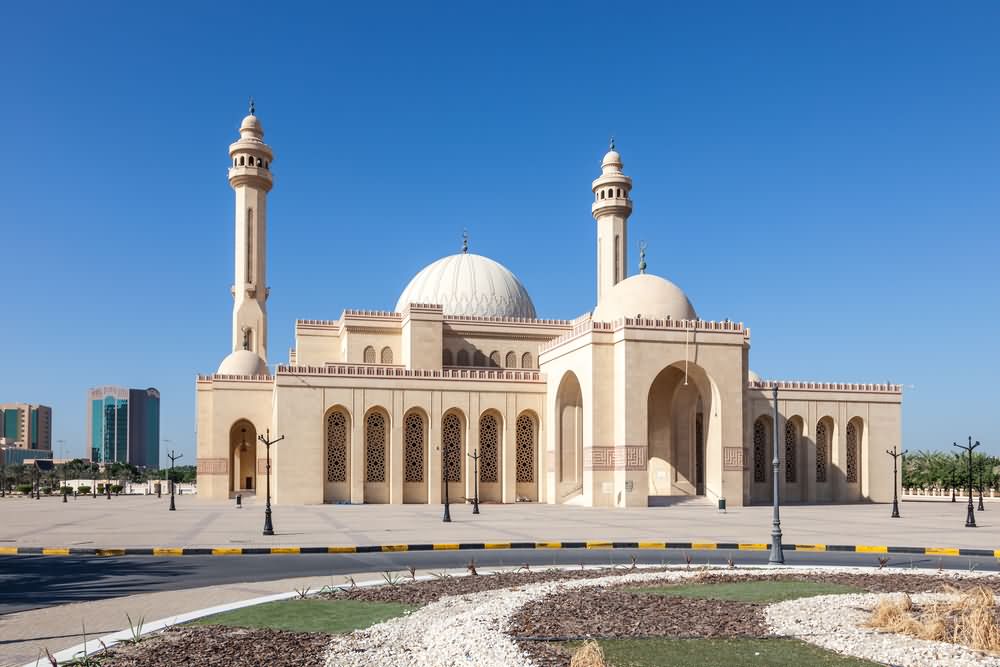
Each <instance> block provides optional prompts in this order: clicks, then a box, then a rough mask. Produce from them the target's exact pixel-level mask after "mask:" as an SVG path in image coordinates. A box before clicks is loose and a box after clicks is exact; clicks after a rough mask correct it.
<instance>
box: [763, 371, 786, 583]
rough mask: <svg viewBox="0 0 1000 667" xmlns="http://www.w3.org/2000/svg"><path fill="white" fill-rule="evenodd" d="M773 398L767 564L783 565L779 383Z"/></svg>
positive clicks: (774, 389)
mask: <svg viewBox="0 0 1000 667" xmlns="http://www.w3.org/2000/svg"><path fill="white" fill-rule="evenodd" d="M772 396H773V397H774V458H773V459H772V460H771V468H772V470H773V477H774V490H773V503H772V506H773V510H774V511H773V513H772V514H773V516H772V517H771V555H770V556H768V559H767V562H768V563H774V564H776V565H783V564H784V562H785V554H784V552H782V550H781V518H780V516H779V514H778V507H779V506H780V503H779V501H778V466H779V465H780V462H779V460H778V383H777V382H775V383H774V387H773V388H772Z"/></svg>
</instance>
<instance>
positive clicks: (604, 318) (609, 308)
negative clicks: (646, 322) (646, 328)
mask: <svg viewBox="0 0 1000 667" xmlns="http://www.w3.org/2000/svg"><path fill="white" fill-rule="evenodd" d="M622 317H631V318H638V317H642V318H645V319H662V320H665V319H667V318H668V317H669V318H670V319H672V320H694V319H697V318H698V315H697V314H696V313H695V312H694V306H692V305H691V301H689V300H688V298H687V295H686V294H684V291H683V290H681V288H680V287H678V286H677V285H675V284H673V283H672V282H670V281H669V280H665V279H663V278H661V277H659V276H654V275H652V274H649V273H640V274H638V275H635V276H632V277H631V278H626V279H625V280H623V281H621V282H620V283H618V284H617V285H615V286H614V287H612V288H611V290H610V291H609V292H608V293H607V294H605V295H604V298H603V299H601V302H600V303H599V304H597V308H595V309H594V313H593V314H592V315H591V319H593V320H597V321H599V322H611V321H613V320H617V319H619V318H622Z"/></svg>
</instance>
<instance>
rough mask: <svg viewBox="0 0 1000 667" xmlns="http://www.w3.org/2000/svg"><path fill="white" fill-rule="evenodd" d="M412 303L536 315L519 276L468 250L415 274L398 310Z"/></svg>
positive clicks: (460, 311) (451, 310)
mask: <svg viewBox="0 0 1000 667" xmlns="http://www.w3.org/2000/svg"><path fill="white" fill-rule="evenodd" d="M411 303H429V304H439V305H441V307H442V308H443V309H444V314H445V315H469V316H474V317H523V318H527V319H535V318H536V315H535V304H533V303H532V302H531V297H530V296H529V295H528V290H526V289H525V288H524V285H522V284H521V281H520V280H518V279H517V276H515V275H514V274H513V273H511V272H510V270H509V269H508V268H507V267H505V266H504V265H502V264H500V263H499V262H494V261H493V260H492V259H490V258H489V257H483V256H482V255H475V254H473V253H466V252H461V253H458V254H455V255H449V256H447V257H442V258H441V259H439V260H437V261H436V262H434V263H432V264H429V265H427V266H426V267H424V268H423V269H422V270H421V271H420V272H419V273H417V275H415V276H413V279H412V280H411V281H410V283H409V284H408V285H407V286H406V289H404V290H403V293H402V294H400V295H399V300H398V301H397V302H396V312H402V311H403V309H404V308H406V306H407V305H408V304H411Z"/></svg>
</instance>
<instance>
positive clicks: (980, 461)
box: [977, 457, 986, 512]
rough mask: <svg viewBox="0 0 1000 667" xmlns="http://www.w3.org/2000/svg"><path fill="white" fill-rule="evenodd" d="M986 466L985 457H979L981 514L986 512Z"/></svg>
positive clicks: (979, 508)
mask: <svg viewBox="0 0 1000 667" xmlns="http://www.w3.org/2000/svg"><path fill="white" fill-rule="evenodd" d="M985 465H986V459H985V457H979V465H978V466H977V467H978V468H979V507H978V508H977V509H978V510H979V511H980V512H985V511H986V508H985V507H984V506H983V467H984V466H985Z"/></svg>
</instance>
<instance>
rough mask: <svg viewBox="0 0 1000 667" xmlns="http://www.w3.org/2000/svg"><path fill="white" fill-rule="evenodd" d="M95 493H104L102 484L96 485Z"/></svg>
mask: <svg viewBox="0 0 1000 667" xmlns="http://www.w3.org/2000/svg"><path fill="white" fill-rule="evenodd" d="M97 492H98V493H104V485H103V484H98V485H97Z"/></svg>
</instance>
